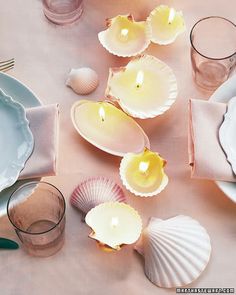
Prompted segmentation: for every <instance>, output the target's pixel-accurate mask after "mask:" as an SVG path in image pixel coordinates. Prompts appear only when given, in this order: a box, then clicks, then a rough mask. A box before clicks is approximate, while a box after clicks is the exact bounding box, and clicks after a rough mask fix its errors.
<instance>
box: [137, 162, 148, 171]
mask: <svg viewBox="0 0 236 295" xmlns="http://www.w3.org/2000/svg"><path fill="white" fill-rule="evenodd" d="M148 168H149V162H144V161H141V162H140V163H139V171H140V172H142V173H146V172H147V170H148Z"/></svg>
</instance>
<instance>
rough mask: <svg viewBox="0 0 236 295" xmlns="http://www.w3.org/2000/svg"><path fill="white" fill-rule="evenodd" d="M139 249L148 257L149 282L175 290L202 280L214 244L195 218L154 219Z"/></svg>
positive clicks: (146, 271) (146, 230)
mask: <svg viewBox="0 0 236 295" xmlns="http://www.w3.org/2000/svg"><path fill="white" fill-rule="evenodd" d="M139 244H140V245H139ZM135 249H136V250H137V251H138V252H139V253H140V254H141V255H143V257H144V260H145V274H146V276H147V277H148V279H149V280H150V281H151V282H152V283H154V284H155V285H157V286H159V287H163V288H173V287H179V286H184V285H187V284H189V283H191V282H193V281H194V280H196V279H197V278H198V277H199V276H200V274H201V273H202V272H203V270H204V269H205V268H206V266H207V264H208V262H209V259H210V254H211V243H210V238H209V236H208V234H207V232H206V230H205V228H203V227H202V226H201V225H200V224H199V223H198V221H196V220H194V219H192V218H191V217H188V216H183V215H178V216H176V217H173V218H170V219H167V220H161V219H158V218H154V217H152V218H151V220H150V222H149V225H148V227H147V228H146V229H145V230H144V231H143V235H142V239H141V240H140V242H138V244H137V245H136V246H135Z"/></svg>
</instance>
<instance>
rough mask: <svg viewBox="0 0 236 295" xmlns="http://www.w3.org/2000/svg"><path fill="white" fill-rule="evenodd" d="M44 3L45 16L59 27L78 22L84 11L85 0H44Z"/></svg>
mask: <svg viewBox="0 0 236 295" xmlns="http://www.w3.org/2000/svg"><path fill="white" fill-rule="evenodd" d="M42 2H43V12H44V14H45V16H46V17H47V18H48V19H49V20H50V21H51V22H53V23H55V24H58V25H66V24H69V23H72V22H74V21H76V20H77V19H78V18H79V17H80V15H81V13H82V11H83V0H42Z"/></svg>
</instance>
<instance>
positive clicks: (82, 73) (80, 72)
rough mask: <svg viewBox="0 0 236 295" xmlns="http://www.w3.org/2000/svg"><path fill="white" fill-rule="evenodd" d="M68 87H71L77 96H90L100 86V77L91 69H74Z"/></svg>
mask: <svg viewBox="0 0 236 295" xmlns="http://www.w3.org/2000/svg"><path fill="white" fill-rule="evenodd" d="M66 85H67V86H69V87H71V88H72V89H73V90H74V92H76V93H77V94H82V95H85V94H89V93H91V92H93V91H94V90H95V89H96V88H97V86H98V75H97V73H96V72H95V71H94V70H92V69H90V68H80V69H72V70H71V71H70V73H69V76H68V79H67V81H66Z"/></svg>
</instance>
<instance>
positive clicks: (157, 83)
mask: <svg viewBox="0 0 236 295" xmlns="http://www.w3.org/2000/svg"><path fill="white" fill-rule="evenodd" d="M106 95H107V97H108V98H112V99H114V100H117V101H118V103H119V104H120V106H121V107H122V109H123V110H124V111H125V112H127V113H128V114H130V115H131V116H133V117H137V118H141V119H145V118H152V117H155V116H157V115H160V114H162V113H163V112H165V111H166V110H167V109H168V108H169V107H170V106H171V105H172V103H173V102H174V101H175V99H176V96H177V82H176V78H175V76H174V73H173V71H172V70H171V69H170V68H169V67H168V66H167V65H166V64H165V63H163V62H162V61H160V60H158V59H157V58H156V57H154V56H150V55H142V56H138V57H136V58H134V59H132V60H131V61H130V62H129V63H128V64H127V65H126V66H125V67H122V68H120V69H117V68H114V69H113V68H111V69H110V74H109V78H108V86H107V90H106Z"/></svg>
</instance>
